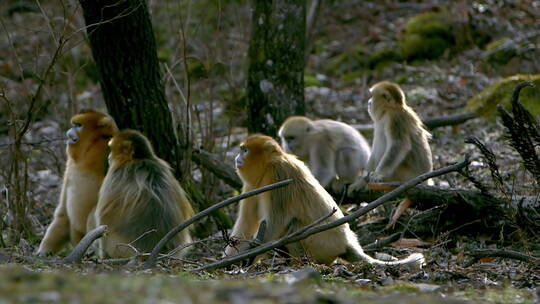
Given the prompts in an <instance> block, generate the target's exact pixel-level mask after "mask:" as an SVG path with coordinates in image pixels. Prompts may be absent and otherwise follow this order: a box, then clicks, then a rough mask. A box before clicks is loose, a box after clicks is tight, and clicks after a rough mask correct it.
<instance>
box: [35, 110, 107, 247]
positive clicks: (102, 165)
mask: <svg viewBox="0 0 540 304" xmlns="http://www.w3.org/2000/svg"><path fill="white" fill-rule="evenodd" d="M71 124H72V127H71V128H70V129H69V130H68V131H67V138H68V139H67V148H66V149H67V162H66V170H65V172H64V181H63V184H62V190H61V192H60V201H59V202H58V206H57V207H56V210H55V212H54V218H53V221H52V223H51V224H50V225H49V227H48V228H47V232H46V233H45V236H44V237H43V240H42V241H41V244H40V245H39V249H38V251H37V254H39V255H47V254H53V253H56V252H58V251H59V250H60V249H61V248H62V247H63V246H64V245H65V244H66V243H67V242H68V241H71V244H73V245H75V244H77V243H78V242H79V241H80V240H81V238H82V237H83V236H84V235H85V234H86V232H87V219H88V218H89V217H91V212H92V210H93V209H94V207H95V206H96V204H97V200H98V193H99V188H100V186H101V182H102V181H103V178H104V177H105V172H106V163H107V154H108V151H109V148H108V147H107V142H108V141H109V139H110V138H111V137H112V136H113V135H114V133H115V132H116V131H117V128H116V124H115V123H114V120H113V119H112V118H111V117H110V116H108V115H107V114H105V113H101V112H99V111H96V110H84V111H81V112H80V113H78V114H77V115H75V116H73V117H72V118H71Z"/></svg>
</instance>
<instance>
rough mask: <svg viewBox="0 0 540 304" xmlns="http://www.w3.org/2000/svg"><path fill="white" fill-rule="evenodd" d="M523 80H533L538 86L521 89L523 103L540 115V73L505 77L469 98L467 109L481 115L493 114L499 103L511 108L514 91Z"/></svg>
mask: <svg viewBox="0 0 540 304" xmlns="http://www.w3.org/2000/svg"><path fill="white" fill-rule="evenodd" d="M522 81H532V82H533V83H534V84H535V86H536V87H535V88H525V89H523V90H522V91H521V94H520V101H521V103H522V104H523V105H524V106H525V107H526V108H527V109H528V110H529V111H530V112H531V113H532V114H533V115H540V102H539V101H540V93H539V91H538V88H539V87H540V74H535V75H519V74H518V75H514V76H511V77H507V78H503V79H501V80H499V81H497V82H495V83H494V84H492V85H491V86H489V87H487V88H486V89H484V90H483V91H482V92H480V93H478V94H477V95H476V96H473V97H472V98H471V99H469V101H468V102H467V106H466V107H465V110H466V111H474V112H476V113H478V114H480V115H485V116H493V115H494V113H496V111H495V108H496V105H497V104H499V103H501V104H502V105H504V106H505V107H506V108H507V109H509V108H510V101H511V100H510V99H511V96H512V91H513V90H514V88H515V87H516V85H517V84H518V83H520V82H522Z"/></svg>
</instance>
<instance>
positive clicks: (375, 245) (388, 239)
mask: <svg viewBox="0 0 540 304" xmlns="http://www.w3.org/2000/svg"><path fill="white" fill-rule="evenodd" d="M400 237H401V232H396V233H394V234H392V235H390V236H388V237H385V238H384V239H380V240H376V241H375V242H373V243H371V244H369V245H366V246H362V249H364V250H365V251H368V250H375V249H377V248H381V247H384V246H386V245H388V244H391V243H393V242H395V241H397V240H399V238H400Z"/></svg>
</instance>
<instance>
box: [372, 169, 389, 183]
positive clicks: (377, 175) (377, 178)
mask: <svg viewBox="0 0 540 304" xmlns="http://www.w3.org/2000/svg"><path fill="white" fill-rule="evenodd" d="M386 177H387V175H386V174H383V173H381V172H380V171H375V172H371V173H370V174H368V181H369V182H370V183H380V182H382V181H384V180H386Z"/></svg>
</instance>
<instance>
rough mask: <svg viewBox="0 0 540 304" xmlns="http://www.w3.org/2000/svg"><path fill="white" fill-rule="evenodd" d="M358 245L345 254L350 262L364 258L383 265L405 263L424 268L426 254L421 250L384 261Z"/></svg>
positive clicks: (405, 264)
mask: <svg viewBox="0 0 540 304" xmlns="http://www.w3.org/2000/svg"><path fill="white" fill-rule="evenodd" d="M355 247H356V246H355ZM358 247H359V248H349V249H348V250H347V253H346V254H345V255H344V256H343V258H344V259H345V260H347V261H349V262H355V261H359V260H364V261H366V262H368V263H370V264H374V265H382V266H396V265H404V266H415V267H418V268H422V266H424V265H425V263H426V260H425V258H424V255H423V254H421V253H419V252H417V253H413V254H411V255H409V256H408V257H406V258H404V259H401V260H397V261H383V260H379V259H376V258H372V257H371V256H369V255H367V254H366V253H365V252H364V250H363V249H362V248H361V247H360V245H358Z"/></svg>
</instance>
